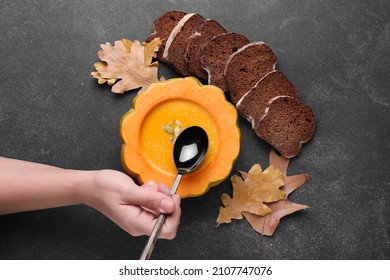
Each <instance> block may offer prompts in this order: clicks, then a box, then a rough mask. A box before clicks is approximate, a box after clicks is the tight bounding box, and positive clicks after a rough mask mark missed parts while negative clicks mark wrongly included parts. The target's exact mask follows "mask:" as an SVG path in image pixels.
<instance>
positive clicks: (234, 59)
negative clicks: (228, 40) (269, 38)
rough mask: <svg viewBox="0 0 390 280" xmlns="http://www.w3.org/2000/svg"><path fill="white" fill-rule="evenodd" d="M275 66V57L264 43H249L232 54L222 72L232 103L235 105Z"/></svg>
mask: <svg viewBox="0 0 390 280" xmlns="http://www.w3.org/2000/svg"><path fill="white" fill-rule="evenodd" d="M275 65H276V55H275V54H274V52H273V51H272V49H271V48H270V47H269V46H268V45H266V44H265V43H264V42H252V43H249V44H247V45H245V46H243V47H242V48H240V49H239V50H237V52H235V53H234V54H232V55H231V56H230V57H229V60H228V61H227V63H226V67H225V70H224V71H225V78H226V81H227V84H228V87H229V92H230V97H231V100H232V102H233V103H237V102H238V100H239V99H240V98H241V97H242V96H243V95H244V94H245V93H246V92H247V91H248V90H250V89H251V88H252V87H253V86H254V85H255V84H256V83H257V82H258V81H259V80H260V79H261V78H263V77H264V76H265V75H266V74H268V73H269V72H271V71H273V70H275Z"/></svg>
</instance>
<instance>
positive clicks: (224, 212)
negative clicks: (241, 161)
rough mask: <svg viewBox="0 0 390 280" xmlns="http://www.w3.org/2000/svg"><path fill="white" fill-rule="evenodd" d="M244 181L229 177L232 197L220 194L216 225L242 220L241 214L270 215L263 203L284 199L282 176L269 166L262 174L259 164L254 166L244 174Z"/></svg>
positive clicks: (237, 177)
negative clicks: (220, 204)
mask: <svg viewBox="0 0 390 280" xmlns="http://www.w3.org/2000/svg"><path fill="white" fill-rule="evenodd" d="M245 175H246V176H245V179H242V178H241V177H240V176H238V175H233V176H232V177H231V181H232V185H233V197H230V196H229V195H227V194H222V196H221V201H222V204H223V205H224V207H221V208H220V209H219V215H218V217H217V224H218V225H219V224H222V223H230V222H231V220H232V219H242V212H244V211H245V212H249V213H253V214H256V215H259V216H264V215H267V214H269V213H271V209H270V208H269V207H268V206H266V205H265V204H264V202H274V201H278V200H281V199H284V198H285V197H286V194H285V192H284V191H282V190H281V189H280V187H281V186H283V184H284V182H283V174H282V173H281V172H280V171H279V170H278V169H275V168H274V167H273V166H269V167H268V168H267V169H266V170H264V172H263V171H262V168H261V166H260V164H255V165H253V167H252V168H251V169H250V170H249V172H248V173H247V174H245Z"/></svg>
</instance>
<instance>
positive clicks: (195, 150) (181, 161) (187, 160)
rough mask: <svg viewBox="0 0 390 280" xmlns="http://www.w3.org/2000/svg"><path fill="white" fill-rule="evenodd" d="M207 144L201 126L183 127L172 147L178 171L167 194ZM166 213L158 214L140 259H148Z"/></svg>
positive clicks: (192, 167) (196, 162) (193, 165)
mask: <svg viewBox="0 0 390 280" xmlns="http://www.w3.org/2000/svg"><path fill="white" fill-rule="evenodd" d="M208 146H209V139H208V137H207V134H206V132H205V131H204V130H203V128H201V127H199V126H191V127H188V128H186V129H184V130H183V131H182V132H181V133H180V134H179V136H178V137H177V139H176V141H175V145H174V147H173V159H174V161H175V165H176V168H177V170H178V171H179V172H178V174H177V176H176V178H175V181H174V182H173V185H172V188H171V190H170V192H169V196H173V195H174V194H175V193H176V190H177V188H178V186H179V183H180V180H181V178H182V177H183V175H184V174H186V173H189V172H191V171H194V170H195V169H196V168H197V167H198V166H199V164H200V163H201V162H202V161H203V159H204V157H205V156H206V153H207V149H208ZM165 218H166V214H160V216H159V217H158V219H157V221H156V224H155V225H154V227H153V230H152V232H151V234H150V236H149V239H148V242H147V243H146V246H145V248H144V250H143V251H142V254H141V257H140V258H139V259H140V260H148V259H149V258H150V255H151V254H152V251H153V248H154V245H155V244H156V241H157V238H158V236H159V235H160V233H161V230H162V227H163V225H164V222H165Z"/></svg>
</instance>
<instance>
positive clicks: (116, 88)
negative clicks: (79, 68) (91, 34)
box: [91, 38, 161, 93]
mask: <svg viewBox="0 0 390 280" xmlns="http://www.w3.org/2000/svg"><path fill="white" fill-rule="evenodd" d="M160 44H161V41H160V39H159V38H156V39H154V40H153V41H151V42H150V43H142V44H141V43H140V42H139V41H137V40H135V41H134V42H131V41H130V40H127V39H122V40H119V41H115V43H114V46H112V45H111V44H110V43H106V44H101V45H100V46H101V48H102V49H101V50H100V51H99V52H98V56H99V58H100V59H101V61H99V62H97V63H95V64H94V67H95V69H96V71H95V72H92V73H91V75H92V76H93V77H94V78H96V79H98V83H99V84H102V83H105V82H107V83H108V84H109V85H113V87H112V89H111V90H112V92H115V93H124V92H125V91H128V90H132V89H137V88H146V87H148V86H149V85H150V84H152V83H154V82H157V81H158V63H157V62H152V60H153V57H155V56H156V51H157V50H158V48H159V46H160Z"/></svg>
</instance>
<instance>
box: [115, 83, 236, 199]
mask: <svg viewBox="0 0 390 280" xmlns="http://www.w3.org/2000/svg"><path fill="white" fill-rule="evenodd" d="M237 120H238V115H237V111H236V109H235V107H234V106H233V105H232V104H231V103H229V102H228V101H227V100H226V98H225V94H224V93H223V91H222V90H221V89H220V88H218V87H216V86H212V85H202V84H201V83H200V82H199V81H198V80H197V79H196V78H193V77H186V78H173V79H170V80H167V81H162V82H158V83H154V84H152V85H151V86H150V87H148V88H147V89H146V90H144V91H142V92H140V93H139V94H138V95H137V96H136V97H135V98H134V101H133V107H132V108H131V109H130V111H129V112H127V113H126V114H125V115H124V116H123V117H122V119H121V122H120V134H121V139H122V143H123V144H122V152H121V160H122V164H123V167H124V169H125V170H126V172H128V173H129V174H130V175H132V176H133V177H136V178H137V180H138V181H139V182H140V183H145V182H146V181H148V180H153V181H155V182H157V183H164V184H166V185H167V186H168V187H169V186H171V185H172V183H173V181H174V179H175V177H176V175H177V170H176V167H175V163H174V160H173V145H174V141H175V139H176V137H177V135H178V134H179V133H180V131H181V130H183V129H185V128H186V127H189V126H193V125H196V126H200V127H202V128H203V129H204V130H205V131H206V133H207V135H208V137H209V149H208V152H207V154H206V157H205V159H204V160H203V162H202V163H201V164H200V166H199V167H198V168H197V169H196V170H195V171H193V172H191V173H188V174H186V175H184V176H183V178H182V181H181V183H180V187H179V188H178V191H177V193H178V194H179V195H180V196H181V197H183V198H185V197H191V196H200V195H203V194H204V193H206V192H207V191H208V190H209V188H210V187H212V186H216V185H218V184H219V183H221V182H222V181H223V180H225V179H226V178H227V177H228V176H229V174H230V172H231V169H232V167H233V164H234V162H235V160H236V158H237V156H238V154H239V150H240V130H239V127H238V124H237Z"/></svg>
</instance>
